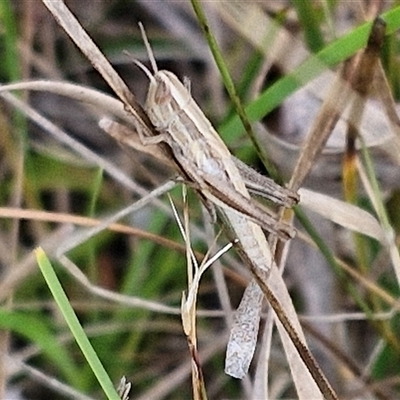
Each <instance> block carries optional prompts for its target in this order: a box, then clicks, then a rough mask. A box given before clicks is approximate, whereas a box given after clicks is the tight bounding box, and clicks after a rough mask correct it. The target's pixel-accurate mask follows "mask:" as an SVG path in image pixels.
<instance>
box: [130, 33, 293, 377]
mask: <svg viewBox="0 0 400 400" xmlns="http://www.w3.org/2000/svg"><path fill="white" fill-rule="evenodd" d="M140 29H141V31H142V35H143V39H144V42H145V45H146V48H147V51H148V54H149V59H150V62H151V65H152V69H153V73H151V72H150V71H149V70H148V69H147V68H146V67H145V66H144V65H143V64H141V63H140V62H138V61H135V63H136V64H137V65H138V66H139V67H140V68H141V69H142V70H143V71H144V72H145V73H146V75H147V76H148V78H149V80H150V85H149V90H148V94H147V98H146V102H145V106H144V109H145V111H146V113H147V115H148V117H149V119H150V121H151V123H152V124H153V125H154V127H155V129H156V131H157V132H158V133H159V134H158V135H157V136H153V137H148V136H144V135H143V134H141V133H140V132H138V133H139V136H140V138H141V140H142V142H143V143H144V144H157V143H161V142H165V143H166V144H167V145H168V146H169V147H170V148H171V150H172V154H173V157H174V158H175V162H176V163H177V164H178V165H179V167H180V170H181V171H183V172H184V175H185V177H186V178H187V179H188V181H189V182H191V183H192V184H193V186H194V188H195V189H196V190H197V191H198V192H199V193H200V195H201V198H202V200H203V201H204V202H205V204H206V206H207V208H209V209H210V208H211V207H212V206H216V207H217V208H218V209H219V211H220V212H221V214H222V215H223V217H224V219H225V221H226V223H227V224H228V225H229V227H230V229H231V230H232V231H233V234H234V235H235V236H236V238H237V239H238V242H239V246H240V254H241V256H242V257H243V258H244V259H245V260H246V261H247V262H248V263H250V265H251V266H252V268H256V269H257V270H259V271H262V273H264V275H265V276H266V277H267V276H268V273H269V271H270V269H271V266H272V263H273V262H274V261H273V255H272V253H271V250H270V246H269V244H268V242H267V239H266V237H265V235H264V233H263V230H262V228H264V229H265V230H266V231H268V232H269V233H271V234H274V235H276V236H278V237H279V238H281V239H284V240H286V239H289V238H292V237H293V236H294V233H295V232H294V229H293V228H292V227H290V226H289V225H286V224H284V223H281V222H279V221H278V220H277V218H276V217H275V216H274V215H273V214H272V213H271V212H269V211H268V210H267V209H266V208H264V207H263V206H261V205H260V204H259V203H257V202H256V201H254V200H253V199H252V198H251V197H250V194H249V191H248V190H247V188H246V184H245V181H244V179H243V176H242V174H243V175H244V176H246V177H247V179H248V180H249V178H250V187H251V188H252V189H254V190H256V191H259V192H260V191H264V193H265V192H266V195H267V197H268V198H270V199H271V200H272V201H275V202H276V203H277V204H280V205H283V206H286V207H288V206H292V205H294V204H295V203H296V202H297V201H298V196H297V194H296V193H294V192H292V191H290V190H288V189H285V188H283V187H281V186H280V185H278V184H276V183H275V182H274V181H272V180H270V179H268V178H258V177H257V178H256V179H253V178H254V173H253V172H254V171H253V170H252V169H250V168H249V167H247V166H246V165H245V164H243V163H241V162H240V161H237V160H236V161H235V160H234V158H233V157H232V155H231V153H230V152H229V150H228V148H227V147H226V145H225V143H224V142H223V141H222V139H221V138H220V137H219V135H218V133H217V132H216V131H215V129H214V128H213V126H212V125H211V123H210V121H209V120H208V119H207V117H206V116H205V115H204V113H203V112H202V110H201V109H200V107H199V106H198V105H197V104H196V102H195V101H194V99H193V98H192V96H191V94H190V91H189V89H188V85H184V84H183V83H182V82H181V81H180V80H179V79H178V78H177V77H176V76H175V75H174V74H173V73H172V72H170V71H166V70H158V68H157V64H156V61H155V58H154V55H153V53H152V51H151V47H150V44H149V42H148V40H147V37H146V34H145V32H144V29H143V26H142V25H140ZM263 184H265V185H266V187H265V188H262V185H263ZM262 299H263V293H262V291H261V289H260V288H259V286H258V285H257V284H256V283H255V281H252V282H251V283H250V285H249V286H248V287H247V289H246V291H245V293H244V296H243V299H242V302H241V304H240V305H239V308H238V311H237V313H236V317H235V322H234V327H233V329H232V332H231V337H230V341H229V344H228V349H227V360H226V367H225V371H226V372H227V373H228V374H230V375H232V376H235V377H238V378H242V377H243V376H244V375H245V374H246V373H247V370H248V368H249V364H250V361H251V359H252V357H253V353H254V349H255V344H256V340H257V333H258V326H259V320H260V312H261V304H262Z"/></svg>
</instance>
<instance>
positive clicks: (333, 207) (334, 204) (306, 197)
mask: <svg viewBox="0 0 400 400" xmlns="http://www.w3.org/2000/svg"><path fill="white" fill-rule="evenodd" d="M298 193H299V195H300V203H299V204H300V205H302V206H304V207H305V208H308V209H309V210H311V211H314V212H316V213H318V214H320V215H322V216H323V217H325V218H327V219H329V220H331V221H333V222H335V223H336V224H338V225H341V226H343V227H344V228H347V229H350V230H352V231H355V232H358V233H362V234H364V235H366V236H369V237H372V238H374V239H376V240H378V241H379V242H381V243H383V244H386V242H387V241H386V235H385V232H384V230H383V229H382V227H381V225H380V224H379V222H378V221H377V219H376V218H375V217H373V216H372V215H371V214H370V213H368V212H367V211H365V210H363V209H361V208H359V207H357V206H355V205H353V204H349V203H345V202H344V201H341V200H338V199H335V198H334V197H331V196H327V195H325V194H321V193H317V192H314V191H312V190H309V189H305V188H301V189H299V191H298Z"/></svg>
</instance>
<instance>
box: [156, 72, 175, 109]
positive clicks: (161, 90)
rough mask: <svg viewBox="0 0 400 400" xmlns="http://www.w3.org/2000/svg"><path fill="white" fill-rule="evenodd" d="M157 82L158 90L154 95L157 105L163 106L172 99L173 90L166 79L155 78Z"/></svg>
mask: <svg viewBox="0 0 400 400" xmlns="http://www.w3.org/2000/svg"><path fill="white" fill-rule="evenodd" d="M155 80H156V82H157V89H156V91H155V93H154V101H155V102H156V103H157V104H162V103H165V102H167V101H170V98H171V90H170V88H169V86H168V85H167V83H166V82H165V80H164V79H162V78H160V77H159V76H157V75H156V76H155Z"/></svg>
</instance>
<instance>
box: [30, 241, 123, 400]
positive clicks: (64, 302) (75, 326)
mask: <svg viewBox="0 0 400 400" xmlns="http://www.w3.org/2000/svg"><path fill="white" fill-rule="evenodd" d="M35 253H36V259H37V262H38V264H39V267H40V270H41V272H42V274H43V276H44V279H45V280H46V283H47V285H48V286H49V288H50V291H51V293H52V295H53V297H54V299H55V301H56V303H57V305H58V307H59V308H60V310H61V312H62V314H63V316H64V318H65V320H66V322H67V324H68V326H69V328H70V330H71V332H72V334H73V336H74V338H75V340H76V342H77V343H78V345H79V347H80V349H81V350H82V353H83V354H84V356H85V358H86V360H87V362H88V363H89V365H90V367H91V369H92V371H93V373H94V374H95V376H96V378H97V380H98V381H99V383H100V385H101V387H102V388H103V390H104V393H105V394H106V396H107V398H108V399H110V400H120V397H119V395H118V393H117V391H116V390H115V388H114V385H113V383H112V382H111V379H110V377H109V376H108V374H107V372H106V370H105V369H104V367H103V365H102V363H101V361H100V360H99V358H98V357H97V354H96V352H95V350H94V349H93V347H92V345H91V344H90V342H89V339H88V338H87V336H86V334H85V332H84V330H83V328H82V326H81V324H80V323H79V320H78V318H77V316H76V314H75V312H74V310H73V309H72V307H71V304H70V303H69V301H68V298H67V296H66V294H65V292H64V289H63V288H62V286H61V283H60V281H59V280H58V278H57V275H56V273H55V271H54V269H53V266H52V265H51V263H50V261H49V259H48V258H47V256H46V254H45V252H44V251H43V249H42V248H40V247H39V248H38V249H36V251H35Z"/></svg>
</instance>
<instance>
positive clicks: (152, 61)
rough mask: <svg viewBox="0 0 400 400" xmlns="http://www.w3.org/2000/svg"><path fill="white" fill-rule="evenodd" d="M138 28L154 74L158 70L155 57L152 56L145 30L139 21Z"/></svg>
mask: <svg viewBox="0 0 400 400" xmlns="http://www.w3.org/2000/svg"><path fill="white" fill-rule="evenodd" d="M139 28H140V32H141V34H142V38H143V41H144V45H145V46H146V50H147V54H148V55H149V60H150V64H151V68H152V69H153V73H154V74H156V73H157V72H158V68H157V63H156V59H155V57H154V54H153V50H152V49H151V46H150V43H149V39H147V35H146V31H145V30H144V27H143V24H142V23H141V22H139Z"/></svg>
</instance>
